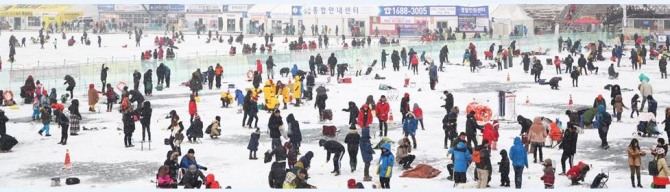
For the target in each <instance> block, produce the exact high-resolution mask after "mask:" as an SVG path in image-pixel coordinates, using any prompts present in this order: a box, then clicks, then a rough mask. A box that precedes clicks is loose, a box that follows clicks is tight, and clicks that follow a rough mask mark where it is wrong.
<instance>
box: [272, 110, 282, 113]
mask: <svg viewBox="0 0 670 192" xmlns="http://www.w3.org/2000/svg"><path fill="white" fill-rule="evenodd" d="M273 113H281V111H279V109H275V111H274V112H273Z"/></svg>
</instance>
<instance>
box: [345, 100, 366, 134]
mask: <svg viewBox="0 0 670 192" xmlns="http://www.w3.org/2000/svg"><path fill="white" fill-rule="evenodd" d="M362 107H363V106H361V108H362ZM342 111H344V112H349V126H352V125H356V119H357V118H358V113H359V110H358V108H357V107H356V103H354V102H353V101H349V108H345V109H342ZM361 128H362V126H361Z"/></svg>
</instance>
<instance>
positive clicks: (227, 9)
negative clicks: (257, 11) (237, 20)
mask: <svg viewBox="0 0 670 192" xmlns="http://www.w3.org/2000/svg"><path fill="white" fill-rule="evenodd" d="M248 8H249V6H247V5H223V12H244V11H247V9H248Z"/></svg>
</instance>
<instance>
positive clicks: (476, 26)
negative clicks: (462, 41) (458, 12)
mask: <svg viewBox="0 0 670 192" xmlns="http://www.w3.org/2000/svg"><path fill="white" fill-rule="evenodd" d="M484 27H488V18H486V17H458V29H459V30H460V31H461V32H485V30H484Z"/></svg>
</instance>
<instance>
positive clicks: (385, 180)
mask: <svg viewBox="0 0 670 192" xmlns="http://www.w3.org/2000/svg"><path fill="white" fill-rule="evenodd" d="M381 151H382V154H381V156H380V157H379V167H378V168H377V174H378V175H379V182H380V183H381V188H382V189H390V188H391V174H392V172H393V163H394V162H395V157H394V156H393V153H391V144H389V143H384V145H383V146H382V148H381Z"/></svg>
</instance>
